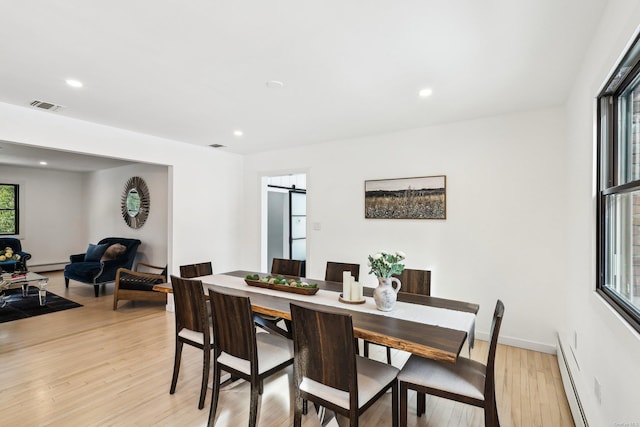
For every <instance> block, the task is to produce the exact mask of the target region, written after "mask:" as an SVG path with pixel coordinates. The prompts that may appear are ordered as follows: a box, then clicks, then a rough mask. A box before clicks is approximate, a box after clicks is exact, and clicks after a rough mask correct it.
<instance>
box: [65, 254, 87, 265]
mask: <svg viewBox="0 0 640 427" xmlns="http://www.w3.org/2000/svg"><path fill="white" fill-rule="evenodd" d="M84 256H85V254H75V255H69V261H71V263H74V262H84Z"/></svg>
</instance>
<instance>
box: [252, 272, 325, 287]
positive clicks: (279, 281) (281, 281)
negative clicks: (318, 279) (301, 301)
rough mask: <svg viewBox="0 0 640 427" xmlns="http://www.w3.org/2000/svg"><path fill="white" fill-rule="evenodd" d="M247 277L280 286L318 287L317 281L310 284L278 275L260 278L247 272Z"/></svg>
mask: <svg viewBox="0 0 640 427" xmlns="http://www.w3.org/2000/svg"><path fill="white" fill-rule="evenodd" d="M245 279H247V280H256V281H260V282H262V283H272V284H274V285H280V286H291V287H295V288H307V289H315V288H317V287H318V284H317V283H313V284H309V283H307V282H299V281H297V280H296V279H287V278H286V277H284V276H277V277H273V276H265V277H263V278H260V276H258V275H257V274H247V275H246V276H245Z"/></svg>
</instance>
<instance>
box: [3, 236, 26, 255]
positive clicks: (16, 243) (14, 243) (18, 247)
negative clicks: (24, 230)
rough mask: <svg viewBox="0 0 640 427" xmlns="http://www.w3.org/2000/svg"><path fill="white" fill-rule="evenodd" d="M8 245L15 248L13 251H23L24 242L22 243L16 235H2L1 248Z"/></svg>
mask: <svg viewBox="0 0 640 427" xmlns="http://www.w3.org/2000/svg"><path fill="white" fill-rule="evenodd" d="M7 247H9V248H11V249H13V252H21V251H22V244H21V243H20V239H16V238H15V237H0V250H3V249H4V248H7ZM3 252H4V251H3Z"/></svg>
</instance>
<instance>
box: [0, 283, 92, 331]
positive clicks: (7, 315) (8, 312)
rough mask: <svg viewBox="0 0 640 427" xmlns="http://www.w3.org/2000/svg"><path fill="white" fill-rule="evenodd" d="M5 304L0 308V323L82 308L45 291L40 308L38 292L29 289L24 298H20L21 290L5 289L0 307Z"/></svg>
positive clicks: (0, 297)
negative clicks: (45, 298) (43, 300)
mask: <svg viewBox="0 0 640 427" xmlns="http://www.w3.org/2000/svg"><path fill="white" fill-rule="evenodd" d="M0 294H2V292H0ZM5 302H6V305H5V306H4V308H0V323H4V322H11V321H12V320H18V319H25V318H27V317H33V316H39V315H41V314H48V313H55V312H56V311H62V310H68V309H70V308H76V307H82V304H78V303H77V302H73V301H71V300H68V299H66V298H62V297H61V296H59V295H56V294H54V293H53V292H49V291H47V300H46V304H45V305H43V306H40V302H39V300H38V290H37V289H35V288H29V294H28V295H27V296H26V297H23V296H22V289H21V288H17V289H7V290H6V291H4V295H3V296H0V307H2V305H4V303H5Z"/></svg>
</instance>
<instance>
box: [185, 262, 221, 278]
mask: <svg viewBox="0 0 640 427" xmlns="http://www.w3.org/2000/svg"><path fill="white" fill-rule="evenodd" d="M210 274H213V267H212V265H211V261H208V262H201V263H198V264H187V265H181V266H180V277H182V278H184V279H193V278H194V277H200V276H208V275H210Z"/></svg>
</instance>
